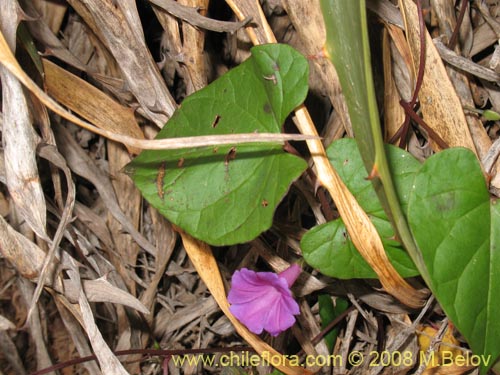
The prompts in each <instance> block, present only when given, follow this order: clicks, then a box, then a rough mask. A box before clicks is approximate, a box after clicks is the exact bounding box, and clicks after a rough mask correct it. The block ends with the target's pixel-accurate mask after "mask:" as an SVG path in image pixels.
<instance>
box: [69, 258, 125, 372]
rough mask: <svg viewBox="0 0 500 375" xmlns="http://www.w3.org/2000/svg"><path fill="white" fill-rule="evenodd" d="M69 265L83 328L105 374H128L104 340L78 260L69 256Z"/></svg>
mask: <svg viewBox="0 0 500 375" xmlns="http://www.w3.org/2000/svg"><path fill="white" fill-rule="evenodd" d="M67 266H68V269H67V273H68V276H69V278H70V281H71V282H72V283H73V284H74V288H75V289H76V290H77V295H78V305H79V307H80V311H79V312H80V314H81V319H82V323H83V328H84V329H85V332H86V333H87V336H88V338H89V341H90V344H91V345H92V349H93V351H94V354H95V355H96V357H97V361H98V362H99V365H100V367H101V370H102V372H103V374H106V375H107V374H109V375H128V372H127V371H126V370H125V368H124V367H123V366H122V364H121V363H120V361H119V360H118V358H116V356H115V355H114V354H113V352H112V351H111V349H110V348H109V346H108V344H107V343H106V341H104V338H103V337H102V334H101V332H100V331H99V329H98V327H97V325H96V323H95V318H94V315H93V313H92V309H91V308H90V305H89V302H88V300H87V297H86V296H85V293H84V291H83V288H82V284H81V280H80V274H79V273H78V266H77V264H76V262H75V261H74V260H73V259H71V258H69V261H68V264H67Z"/></svg>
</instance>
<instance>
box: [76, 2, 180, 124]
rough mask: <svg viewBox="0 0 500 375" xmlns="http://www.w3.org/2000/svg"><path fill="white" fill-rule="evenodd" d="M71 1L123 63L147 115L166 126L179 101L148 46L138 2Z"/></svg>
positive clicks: (129, 82) (126, 75) (121, 63)
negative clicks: (171, 92)
mask: <svg viewBox="0 0 500 375" xmlns="http://www.w3.org/2000/svg"><path fill="white" fill-rule="evenodd" d="M68 2H69V3H70V5H71V6H72V7H73V8H74V9H75V11H76V12H77V13H78V14H79V15H80V16H81V17H82V18H83V19H84V20H85V22H86V23H87V25H88V26H89V27H90V28H91V29H92V31H93V32H94V33H95V34H96V35H97V36H98V37H99V39H100V40H101V41H102V42H103V43H104V44H105V45H106V46H107V47H108V49H109V50H110V51H111V53H112V54H113V56H114V58H115V59H116V60H117V61H119V62H120V68H121V71H122V73H123V76H124V77H125V79H126V81H127V84H128V86H129V88H130V91H132V93H133V94H134V96H135V97H136V98H137V100H138V101H139V103H140V104H141V107H142V110H143V113H144V115H145V116H146V117H147V118H149V119H150V120H152V121H153V122H154V123H155V124H156V125H157V126H158V127H160V128H161V127H163V125H164V124H165V123H166V122H167V120H168V119H169V118H170V117H171V116H172V114H173V113H174V111H175V108H176V107H177V104H176V103H175V101H174V100H173V98H172V96H171V94H170V92H169V91H168V89H167V87H166V85H165V82H164V81H163V79H162V77H161V74H160V72H159V70H158V67H157V66H156V63H155V62H154V60H153V57H152V56H151V53H150V52H149V50H148V48H147V46H146V42H145V41H144V35H143V31H142V24H141V22H140V19H139V14H138V13H137V7H136V4H135V1H132V0H122V1H119V2H114V1H99V0H88V1H85V2H81V1H75V0H69V1H68Z"/></svg>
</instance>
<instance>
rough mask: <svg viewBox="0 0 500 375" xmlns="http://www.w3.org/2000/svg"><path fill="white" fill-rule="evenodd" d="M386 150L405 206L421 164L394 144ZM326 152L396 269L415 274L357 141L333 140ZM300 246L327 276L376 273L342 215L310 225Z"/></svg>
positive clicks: (360, 275) (370, 275)
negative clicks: (350, 236) (368, 174)
mask: <svg viewBox="0 0 500 375" xmlns="http://www.w3.org/2000/svg"><path fill="white" fill-rule="evenodd" d="M387 153H388V156H389V162H390V165H391V169H392V170H393V171H394V179H395V181H396V188H397V191H398V194H399V196H400V200H401V202H402V204H403V206H406V205H407V203H408V197H409V191H410V189H411V185H412V184H413V178H414V176H415V173H416V171H418V170H419V169H420V164H419V162H418V161H417V160H416V159H414V158H413V157H412V156H411V155H410V154H408V153H407V152H405V151H402V150H400V149H398V148H396V147H392V146H388V147H387ZM327 154H328V158H329V160H330V162H331V163H332V165H333V166H334V168H335V169H336V170H337V172H338V173H339V175H340V177H341V178H342V180H343V181H344V182H345V184H346V186H347V187H348V188H349V190H350V191H351V192H352V193H353V195H354V196H355V197H356V200H357V201H358V202H359V204H360V205H361V207H362V208H363V210H364V211H365V212H366V213H367V214H368V216H369V217H370V219H371V221H372V222H373V224H374V226H375V228H376V229H377V232H378V233H379V235H380V237H381V240H382V243H383V244H384V248H385V249H386V251H387V256H388V257H389V260H390V261H391V263H392V264H393V265H394V267H395V268H396V270H397V271H398V272H399V273H400V274H401V275H402V276H403V277H411V276H416V275H418V271H417V270H416V268H415V265H414V264H413V262H412V260H411V259H410V257H409V256H408V254H407V253H406V252H405V251H404V250H403V249H402V248H401V245H400V244H399V243H398V242H397V241H395V240H394V237H395V234H394V230H393V228H392V225H391V223H390V222H389V220H388V219H387V216H386V214H385V212H384V210H383V208H382V206H381V204H380V201H379V199H378V197H377V194H376V192H375V190H374V188H373V186H372V184H371V182H370V181H369V180H367V179H366V178H365V177H366V170H365V168H364V164H363V160H362V158H361V155H360V152H359V149H358V146H357V144H356V142H355V141H354V140H352V139H341V140H338V141H335V142H334V143H333V144H332V145H331V146H330V147H329V148H328V150H327ZM301 248H302V251H303V255H304V259H305V260H306V262H307V263H308V264H309V265H311V266H312V267H314V268H316V269H318V270H319V271H320V272H321V273H323V274H325V275H327V276H331V277H336V278H339V279H351V278H367V279H368V278H376V277H377V275H376V274H375V272H374V271H373V270H372V269H371V267H370V266H369V265H368V263H366V261H365V260H364V259H363V257H362V256H361V255H360V254H359V252H358V251H357V250H356V248H355V247H354V245H353V243H352V241H351V239H350V238H349V235H348V233H347V230H346V228H345V225H344V223H343V222H342V220H341V219H337V220H334V221H331V222H328V223H325V224H322V225H319V226H317V227H314V228H313V229H311V230H310V231H309V232H307V233H306V234H305V235H304V236H303V238H302V241H301Z"/></svg>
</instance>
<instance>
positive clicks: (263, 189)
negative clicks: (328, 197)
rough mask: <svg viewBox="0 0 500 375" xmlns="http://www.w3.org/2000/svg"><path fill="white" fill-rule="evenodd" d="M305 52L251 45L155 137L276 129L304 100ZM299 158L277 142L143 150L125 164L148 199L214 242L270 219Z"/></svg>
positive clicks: (244, 235)
mask: <svg viewBox="0 0 500 375" xmlns="http://www.w3.org/2000/svg"><path fill="white" fill-rule="evenodd" d="M308 72H309V70H308V63H307V60H306V59H305V58H304V57H303V56H302V55H300V54H299V53H298V52H296V51H295V50H294V49H293V48H291V47H289V46H287V45H280V44H274V45H263V46H258V47H254V48H253V49H252V56H251V57H250V58H249V59H248V60H246V61H245V62H244V63H242V64H241V65H239V66H238V67H236V68H234V69H233V70H231V71H230V72H228V73H226V74H225V75H223V76H222V77H221V78H219V79H217V80H216V81H214V82H213V83H211V84H210V85H209V86H207V87H205V88H204V89H202V90H200V91H198V92H196V93H194V94H193V95H191V96H189V97H188V98H186V99H185V100H184V102H183V103H182V105H181V107H180V108H179V109H178V110H177V111H176V112H175V113H174V115H173V116H172V118H171V119H170V120H169V122H168V123H167V124H166V125H165V127H164V128H163V129H162V130H161V131H160V133H159V134H158V136H157V138H175V137H187V136H200V135H217V134H233V133H234V134H236V133H252V132H262V133H263V132H269V133H279V132H280V129H281V126H282V124H283V123H284V121H285V119H286V117H287V116H288V114H289V113H290V112H291V111H292V110H293V109H294V108H295V107H297V106H298V105H299V104H301V103H302V102H303V100H304V99H305V96H306V94H307V90H308V86H307V80H308ZM305 168H306V163H305V162H304V160H302V159H300V158H298V157H296V156H293V155H290V154H288V153H285V152H284V151H283V149H282V147H281V146H280V145H271V144H246V145H233V146H221V147H203V148H191V149H183V150H161V151H157V150H148V151H144V152H142V153H141V154H140V155H139V156H138V157H137V158H136V159H135V160H134V161H133V162H132V163H131V164H129V166H128V167H127V170H128V172H129V173H130V174H131V176H132V179H133V180H134V182H135V184H136V185H137V187H138V188H139V189H140V190H141V192H142V194H143V196H144V197H145V198H146V199H147V200H148V201H149V203H150V204H151V205H153V206H154V207H155V208H157V209H158V210H159V211H160V212H161V213H162V214H163V215H164V216H166V217H167V218H168V219H169V220H170V221H172V222H173V223H175V224H176V225H178V226H180V227H181V228H182V229H184V230H185V231H186V232H188V233H189V234H191V235H193V236H194V237H196V238H198V239H201V240H203V241H205V242H207V243H209V244H212V245H228V244H235V243H241V242H246V241H249V240H251V239H253V238H255V237H256V236H258V235H259V234H260V233H261V232H262V231H264V230H266V229H268V228H269V227H270V226H271V224H272V218H273V214H274V209H275V207H276V206H277V205H278V203H279V202H280V201H281V199H282V198H283V196H284V195H285V193H286V192H287V190H288V188H289V186H290V184H291V182H292V181H293V180H294V179H296V178H297V177H298V176H300V174H301V173H302V172H303V171H304V169H305Z"/></svg>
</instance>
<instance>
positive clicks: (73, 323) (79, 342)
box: [54, 295, 101, 375]
mask: <svg viewBox="0 0 500 375" xmlns="http://www.w3.org/2000/svg"><path fill="white" fill-rule="evenodd" d="M61 299H62V297H61V296H60V295H54V302H55V305H56V307H57V310H58V312H59V316H60V317H61V320H62V321H63V323H64V327H65V328H66V332H68V334H69V336H70V337H71V341H72V342H73V344H74V345H75V347H76V349H77V351H78V354H79V355H80V357H82V358H83V357H87V356H90V355H92V350H91V349H90V346H89V343H88V341H87V338H86V336H85V333H83V329H82V325H80V323H79V322H78V320H77V319H76V318H75V317H74V316H73V315H72V314H71V313H70V310H68V309H66V307H65V306H66V304H65V303H63V302H61ZM82 366H84V367H85V369H86V370H87V371H88V373H89V375H101V370H99V366H98V365H97V363H96V362H95V361H88V362H84V363H83V364H82Z"/></svg>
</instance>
